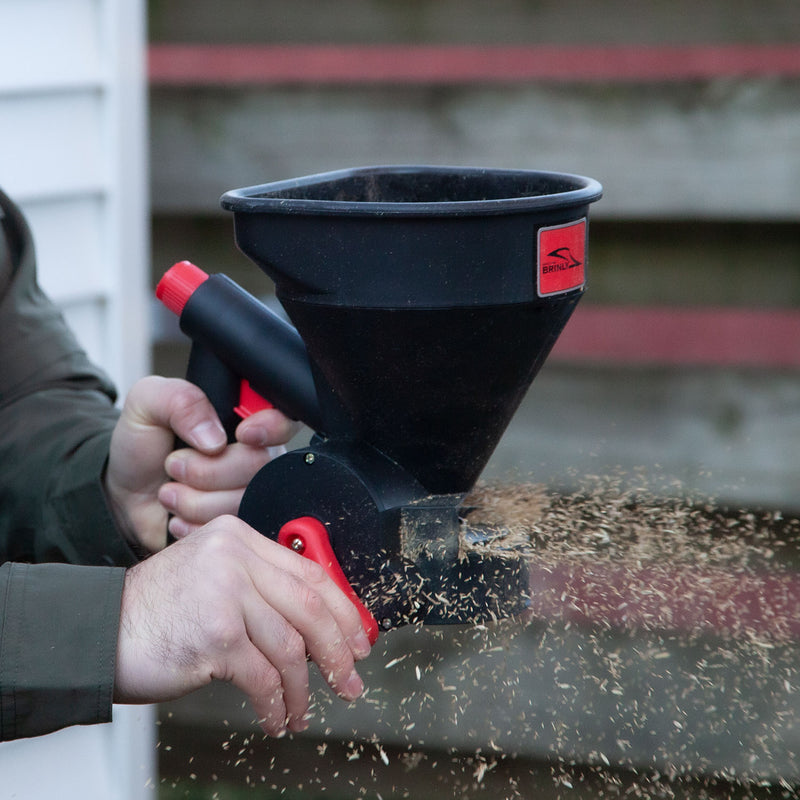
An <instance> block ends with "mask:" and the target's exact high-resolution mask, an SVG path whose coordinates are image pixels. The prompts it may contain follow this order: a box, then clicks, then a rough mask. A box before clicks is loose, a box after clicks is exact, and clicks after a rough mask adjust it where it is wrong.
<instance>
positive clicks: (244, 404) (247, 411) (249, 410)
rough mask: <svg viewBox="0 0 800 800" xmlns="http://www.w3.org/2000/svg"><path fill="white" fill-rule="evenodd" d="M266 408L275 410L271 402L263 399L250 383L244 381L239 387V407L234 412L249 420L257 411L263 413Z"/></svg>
mask: <svg viewBox="0 0 800 800" xmlns="http://www.w3.org/2000/svg"><path fill="white" fill-rule="evenodd" d="M265 408H275V406H273V405H272V403H270V401H269V400H267V399H266V398H264V397H262V396H261V395H260V394H259V393H258V392H257V391H256V390H255V389H254V388H253V387H252V386H251V385H250V383H249V381H246V380H242V383H241V386H240V387H239V405H238V406H236V408H234V409H233V410H234V411H235V412H236V413H237V414H238V415H239V416H240V417H241V418H242V419H247V418H248V417H249V416H250V415H251V414H255V413H256V411H262V410H263V409H265Z"/></svg>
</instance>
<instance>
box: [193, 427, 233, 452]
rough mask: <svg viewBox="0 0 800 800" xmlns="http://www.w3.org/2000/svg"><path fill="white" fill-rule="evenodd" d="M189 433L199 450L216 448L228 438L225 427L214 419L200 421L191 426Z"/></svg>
mask: <svg viewBox="0 0 800 800" xmlns="http://www.w3.org/2000/svg"><path fill="white" fill-rule="evenodd" d="M189 435H190V437H191V438H192V439H194V443H195V444H196V445H197V447H199V448H200V449H201V450H216V449H217V448H218V447H222V446H223V445H224V444H225V443H226V442H227V440H228V437H227V436H226V435H225V429H224V428H223V427H222V425H221V424H220V423H219V422H217V421H216V420H209V421H207V422H201V423H200V424H199V425H196V426H195V427H194V428H192V430H191V432H190V434H189Z"/></svg>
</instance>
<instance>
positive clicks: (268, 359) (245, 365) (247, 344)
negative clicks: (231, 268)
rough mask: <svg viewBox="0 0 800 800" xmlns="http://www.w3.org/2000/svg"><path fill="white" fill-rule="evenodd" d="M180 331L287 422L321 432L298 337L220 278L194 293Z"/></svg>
mask: <svg viewBox="0 0 800 800" xmlns="http://www.w3.org/2000/svg"><path fill="white" fill-rule="evenodd" d="M180 325H181V330H182V331H183V332H184V333H186V334H187V335H188V336H189V337H191V339H192V340H193V341H194V342H195V344H196V345H199V346H200V347H202V348H203V349H205V350H208V351H209V352H210V353H212V354H213V355H214V356H216V358H217V359H218V360H219V361H220V362H222V363H223V364H224V365H226V368H227V369H228V370H229V371H230V372H231V373H233V374H234V375H236V376H237V378H240V379H245V380H247V381H248V382H249V383H250V385H251V387H252V388H253V389H254V390H255V391H256V392H258V394H260V395H261V396H262V397H264V398H265V399H267V400H269V402H270V403H272V404H273V405H274V406H275V408H277V409H279V410H280V411H282V412H283V413H284V414H286V416H287V417H290V418H291V419H296V420H300V421H301V422H305V423H306V425H308V426H309V427H310V428H312V429H313V430H315V431H318V432H319V431H320V430H321V428H322V415H321V412H320V407H319V400H318V398H317V390H316V386H315V384H314V378H313V374H312V372H311V365H310V363H309V360H308V354H307V353H306V346H305V344H304V343H303V340H302V339H301V338H300V334H298V333H297V331H296V330H295V329H294V327H292V326H291V325H290V324H289V323H287V322H284V321H283V320H282V319H281V318H280V317H279V316H278V315H277V314H273V313H272V312H271V311H270V310H269V309H268V308H267V307H266V306H265V305H264V304H263V303H260V302H259V301H258V300H257V299H256V298H255V297H253V296H252V295H251V294H249V293H248V292H246V291H245V290H244V289H242V288H241V287H240V286H239V285H238V284H236V283H234V282H233V281H232V280H231V279H230V278H228V277H227V276H226V275H222V274H216V275H211V276H209V278H208V280H206V281H204V282H203V283H202V284H201V285H200V286H198V287H197V289H195V291H194V292H193V293H192V295H191V297H190V298H189V300H188V301H187V302H186V305H185V307H184V309H183V312H182V313H181V317H180ZM203 388H204V389H208V390H210V389H211V387H210V386H208V385H204V386H203ZM237 391H238V389H237ZM237 401H238V397H237ZM234 405H236V403H234Z"/></svg>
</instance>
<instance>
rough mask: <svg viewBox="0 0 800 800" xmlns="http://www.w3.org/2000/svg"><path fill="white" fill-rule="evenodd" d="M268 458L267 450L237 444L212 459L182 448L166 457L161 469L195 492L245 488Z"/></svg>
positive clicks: (269, 455)
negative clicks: (198, 490) (192, 488)
mask: <svg viewBox="0 0 800 800" xmlns="http://www.w3.org/2000/svg"><path fill="white" fill-rule="evenodd" d="M270 457H271V454H270V453H269V451H268V450H265V449H263V448H257V447H248V446H247V445H243V444H238V443H237V444H232V445H230V446H229V447H226V448H225V450H224V451H223V452H221V453H219V454H217V455H213V456H208V455H204V454H203V453H199V452H197V451H196V450H191V449H189V448H183V449H181V450H175V451H174V452H172V453H170V454H169V455H168V456H167V458H166V460H165V462H164V469H165V470H166V472H167V475H169V477H170V478H172V479H173V480H174V481H179V482H181V483H184V484H188V485H190V486H192V487H194V488H195V489H202V490H205V491H212V490H220V489H239V488H244V487H245V486H247V484H248V483H249V482H250V480H251V479H252V477H253V475H255V474H256V472H258V470H260V469H261V467H263V466H264V464H266V463H267V462H268V461H269V460H270Z"/></svg>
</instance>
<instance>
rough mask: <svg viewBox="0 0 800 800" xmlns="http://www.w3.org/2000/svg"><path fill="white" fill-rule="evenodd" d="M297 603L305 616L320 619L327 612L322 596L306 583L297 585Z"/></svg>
mask: <svg viewBox="0 0 800 800" xmlns="http://www.w3.org/2000/svg"><path fill="white" fill-rule="evenodd" d="M295 602H296V603H297V606H298V608H299V609H300V610H301V611H302V613H303V614H304V616H306V617H309V618H311V619H318V618H319V617H321V616H322V615H323V614H324V612H325V602H324V601H323V599H322V597H321V596H320V594H319V593H318V592H317V591H315V590H314V589H313V588H312V587H311V586H308V585H306V584H304V583H300V582H298V583H296V584H295Z"/></svg>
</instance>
